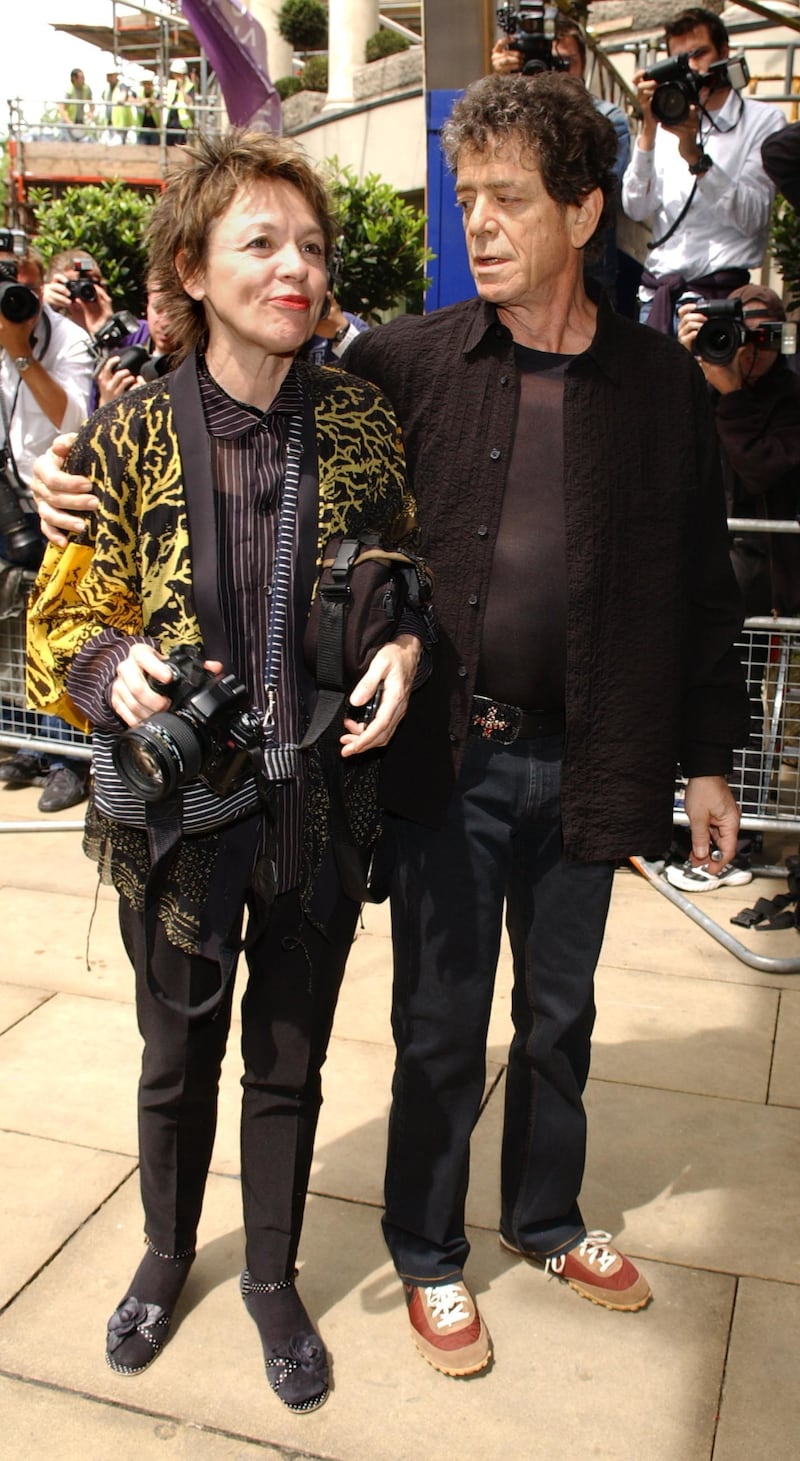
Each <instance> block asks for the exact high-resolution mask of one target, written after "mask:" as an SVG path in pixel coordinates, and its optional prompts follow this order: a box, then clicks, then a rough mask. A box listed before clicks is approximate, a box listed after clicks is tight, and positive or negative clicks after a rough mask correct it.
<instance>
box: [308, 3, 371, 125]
mask: <svg viewBox="0 0 800 1461" xmlns="http://www.w3.org/2000/svg"><path fill="white" fill-rule="evenodd" d="M378 9H379V6H378V0H328V96H327V100H326V102H325V105H324V107H323V108H322V110H323V113H324V112H335V111H338V110H339V108H340V107H346V106H352V103H353V70H354V68H355V67H356V66H363V65H364V61H365V56H364V47H365V45H366V42H367V38H368V37H369V36H371V35H374V34H375V32H376V30H377V29H378Z"/></svg>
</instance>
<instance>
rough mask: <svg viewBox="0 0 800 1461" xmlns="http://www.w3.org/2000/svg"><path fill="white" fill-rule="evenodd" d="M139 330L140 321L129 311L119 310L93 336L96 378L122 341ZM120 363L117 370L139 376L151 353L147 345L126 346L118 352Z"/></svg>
mask: <svg viewBox="0 0 800 1461" xmlns="http://www.w3.org/2000/svg"><path fill="white" fill-rule="evenodd" d="M138 328H139V321H138V320H137V318H136V316H135V315H132V314H131V312H130V310H129V309H118V310H117V311H116V313H115V314H113V315H111V317H110V318H109V319H107V320H106V322H105V324H104V325H101V326H100V328H99V330H95V332H94V335H93V336H92V346H93V349H94V354H95V357H96V358H97V368H96V370H95V376H97V374H98V372H99V371H100V370H101V369H102V366H103V363H104V361H105V360H106V358H107V356H109V355H111V354H112V353H113V352H114V348H115V346H117V345H118V344H119V343H120V341H121V340H124V339H126V338H127V336H128V335H133V334H135V333H136V331H137V330H138ZM117 353H118V355H119V361H118V364H117V366H116V369H117V370H129V371H130V373H131V375H138V374H139V372H140V370H141V369H142V366H143V365H144V363H145V361H146V360H149V358H150V351H149V350H148V348H147V346H146V345H126V346H125V348H124V349H123V350H120V351H118V352H117Z"/></svg>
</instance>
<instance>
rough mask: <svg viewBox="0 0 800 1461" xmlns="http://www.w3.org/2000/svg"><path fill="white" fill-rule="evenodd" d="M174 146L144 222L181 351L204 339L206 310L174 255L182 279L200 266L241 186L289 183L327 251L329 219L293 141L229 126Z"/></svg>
mask: <svg viewBox="0 0 800 1461" xmlns="http://www.w3.org/2000/svg"><path fill="white" fill-rule="evenodd" d="M181 153H182V157H181V161H180V163H179V165H178V166H177V167H176V169H175V171H174V172H173V173H171V174H170V176H169V178H168V180H167V185H166V187H165V189H164V192H163V193H162V195H161V197H160V199H159V201H158V203H157V204H156V206H155V208H154V209H153V213H152V216H151V218H150V222H149V225H148V228H147V243H148V278H152V279H153V280H157V281H158V292H159V294H163V295H164V296H165V297H166V298H165V307H166V308H167V309H168V310H169V313H170V316H171V318H172V319H173V320H174V322H175V333H176V335H177V337H178V338H179V339H180V342H181V344H180V352H179V353H180V354H182V355H188V354H189V352H190V351H191V350H193V349H194V348H195V346H196V345H199V344H201V343H202V342H203V341H204V340H205V338H206V334H207V329H206V316H205V311H204V309H203V306H202V303H200V302H199V301H197V300H194V299H191V298H190V297H189V295H188V294H187V293H186V291H185V289H184V288H183V285H182V283H181V279H180V276H179V274H178V270H177V266H176V259H177V258H178V256H179V255H180V257H181V265H182V270H183V273H184V274H185V276H186V277H187V278H191V277H192V276H193V275H194V274H196V273H197V272H198V271H199V270H201V269H202V268H203V266H204V264H205V262H206V257H207V250H208V234H209V229H210V228H211V225H212V224H213V223H214V222H215V220H216V219H217V218H220V217H221V216H222V214H223V213H224V212H225V210H226V208H228V207H229V205H230V203H231V202H232V201H233V198H234V197H235V196H236V194H237V193H238V192H239V190H240V188H246V187H248V186H251V185H252V184H254V183H259V182H265V181H267V182H269V181H270V180H277V181H280V182H285V183H291V185H292V187H294V188H297V191H298V192H299V193H301V194H302V196H303V198H304V199H305V201H306V203H307V204H308V206H309V207H310V209H311V211H312V213H313V214H314V216H315V218H316V219H317V222H318V223H319V226H320V229H321V230H322V234H323V237H324V240H325V256H326V258H330V255H331V253H332V251H333V246H334V242H335V238H336V226H335V222H334V218H333V212H332V208H331V203H330V199H329V197H328V193H327V190H326V188H325V184H324V183H323V182H322V180H321V178H320V177H319V176H318V175H317V173H316V172H315V171H314V169H313V167H312V166H311V164H310V162H309V161H308V159H307V158H306V157H305V156H304V154H303V153H302V152H301V151H300V150H299V148H297V147H295V146H293V145H292V144H291V143H289V142H287V141H285V140H284V139H283V138H282V137H275V136H274V135H273V134H272V133H271V132H253V131H251V132H248V131H245V130H244V129H243V128H241V127H232V128H230V130H229V131H227V132H225V133H223V135H222V136H220V137H202V136H201V137H198V138H197V139H196V140H195V141H194V142H192V143H191V144H190V145H189V146H187V147H182V148H181Z"/></svg>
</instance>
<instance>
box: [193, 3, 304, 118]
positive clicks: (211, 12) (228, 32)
mask: <svg viewBox="0 0 800 1461" xmlns="http://www.w3.org/2000/svg"><path fill="white" fill-rule="evenodd" d="M181 10H182V11H183V14H184V16H185V17H186V19H187V20H188V22H189V24H190V26H191V27H192V30H193V31H194V33H195V35H196V36H197V39H198V41H199V42H200V45H201V46H202V47H203V50H204V51H205V53H206V55H207V57H208V59H209V61H210V63H211V65H212V66H213V68H214V71H215V73H216V76H217V80H218V81H219V85H220V90H221V91H222V95H223V97H224V99H225V106H226V109H227V112H228V116H229V117H230V119H231V121H232V122H234V123H235V124H236V125H237V126H248V125H249V126H256V127H264V128H267V129H269V130H270V131H272V132H280V131H281V101H280V97H279V96H278V93H277V91H276V90H275V87H274V86H273V85H272V82H271V81H270V79H269V72H268V71H267V38H266V36H265V35H264V28H263V26H262V25H260V23H259V22H258V21H257V20H256V18H255V16H254V15H251V14H250V11H249V10H246V9H245V7H244V5H241V4H240V3H239V0H181Z"/></svg>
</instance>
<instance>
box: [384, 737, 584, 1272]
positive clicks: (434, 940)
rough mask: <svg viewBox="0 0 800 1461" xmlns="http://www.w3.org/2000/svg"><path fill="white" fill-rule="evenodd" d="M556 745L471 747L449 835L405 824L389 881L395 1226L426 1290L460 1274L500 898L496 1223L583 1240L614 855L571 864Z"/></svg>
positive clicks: (526, 1235) (403, 1254)
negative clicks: (502, 1006)
mask: <svg viewBox="0 0 800 1461" xmlns="http://www.w3.org/2000/svg"><path fill="white" fill-rule="evenodd" d="M561 753H562V741H561V738H560V737H559V736H554V737H548V738H544V739H541V740H529V741H516V742H515V743H514V744H513V745H511V746H500V745H496V744H493V743H492V742H490V741H484V740H477V739H470V741H469V743H468V748H467V751H466V754H465V757H464V761H463V764H462V768H461V772H460V776H459V781H458V784H457V787H456V791H455V793H454V795H453V797H452V798H451V802H450V807H449V812H448V818H447V821H446V823H445V825H444V826H443V827H442V828H440V829H438V830H436V831H432V830H431V829H430V828H427V827H418V826H414V825H413V824H412V823H410V822H401V821H399V820H398V822H397V825H396V834H397V844H398V857H397V862H396V865H395V874H394V881H393V886H392V932H393V939H394V957H395V982H394V1004H393V1010H392V1021H393V1028H394V1035H395V1042H396V1046H397V1063H396V1067H395V1076H394V1084H393V1104H392V1112H391V1117H390V1122H389V1147H388V1155H387V1165H386V1215H385V1219H384V1234H385V1236H386V1241H387V1243H388V1245H389V1249H390V1251H391V1254H392V1257H393V1259H394V1262H395V1266H396V1268H397V1271H398V1273H399V1274H400V1276H401V1277H403V1278H406V1279H408V1280H409V1281H410V1282H415V1283H422V1284H424V1283H442V1282H446V1281H452V1280H455V1279H458V1278H460V1276H461V1271H462V1269H463V1266H464V1263H465V1262H466V1258H467V1255H468V1253H469V1243H468V1241H467V1238H466V1235H465V1229H464V1207H465V1202H466V1196H467V1183H468V1180H469V1147H470V1137H471V1134H472V1130H473V1127H474V1125H475V1122H476V1121H477V1119H478V1115H479V1113H480V1108H481V1101H482V1100H483V1094H484V1088H485V1081H486V1037H487V1030H488V1025H489V1015H490V1012H491V1005H492V993H493V990H494V978H495V970H496V967H497V957H498V953H499V950H500V938H501V933H502V918H503V905H504V903H505V906H506V924H507V928H508V934H509V939H510V942H511V949H512V953H513V960H514V989H513V996H512V1009H511V1014H512V1020H513V1025H514V1035H513V1039H512V1042H511V1047H510V1050H509V1055H508V1070H507V1074H506V1099H505V1111H504V1122H503V1149H502V1164H501V1189H502V1190H501V1211H500V1227H501V1231H502V1232H503V1233H504V1234H505V1235H506V1236H507V1237H508V1238H509V1239H511V1240H512V1242H514V1243H515V1244H517V1245H518V1246H520V1247H523V1248H527V1249H531V1250H535V1251H536V1252H538V1253H541V1254H543V1255H548V1254H553V1253H557V1252H559V1251H561V1250H564V1249H566V1248H568V1247H569V1246H570V1245H571V1244H572V1243H574V1242H575V1240H576V1239H578V1238H580V1237H581V1236H582V1235H583V1233H584V1232H585V1228H584V1224H583V1218H582V1216H581V1211H580V1207H579V1205H578V1197H579V1193H580V1188H581V1182H582V1179H583V1169H584V1160H585V1147H586V1118H585V1114H584V1108H583V1099H582V1096H583V1089H584V1086H585V1084H586V1079H587V1076H588V1074H589V1058H590V1043H591V1034H592V1027H593V1024H594V1014H595V1008H594V970H595V965H596V963H597V960H598V957H599V954H600V947H601V944H602V940H603V931H604V928H605V922H606V915H607V913H608V906H609V900H610V896H611V884H612V877H613V867H612V865H611V864H610V863H567V862H565V861H564V859H563V856H562V836H561V816H560V781H561Z"/></svg>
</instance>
